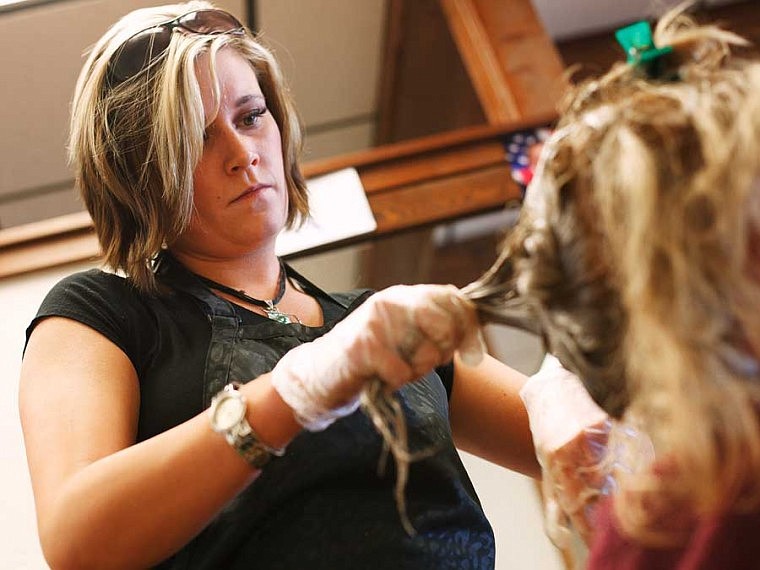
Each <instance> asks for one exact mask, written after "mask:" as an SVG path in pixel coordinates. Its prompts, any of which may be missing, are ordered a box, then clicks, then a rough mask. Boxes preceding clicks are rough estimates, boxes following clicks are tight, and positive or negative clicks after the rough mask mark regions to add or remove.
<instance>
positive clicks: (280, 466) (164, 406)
mask: <svg viewBox="0 0 760 570" xmlns="http://www.w3.org/2000/svg"><path fill="white" fill-rule="evenodd" d="M317 299H318V301H319V302H320V305H321V306H322V310H323V313H324V317H325V322H326V323H328V324H330V323H333V324H334V322H336V321H337V320H338V319H339V318H341V317H342V316H343V315H344V313H345V307H343V306H341V304H340V303H337V302H333V301H331V297H330V296H327V295H325V296H318V297H317ZM235 312H236V314H237V316H238V318H239V320H240V322H241V323H244V324H245V323H251V325H252V326H255V325H256V323H258V322H261V321H262V320H264V321H266V319H265V318H264V317H261V316H260V315H258V314H255V313H253V312H250V311H247V310H246V309H244V308H241V307H238V306H235ZM50 316H63V317H67V318H71V319H74V320H77V321H79V322H81V323H84V324H86V325H88V326H90V327H92V328H93V329H95V330H97V331H98V332H100V333H101V334H103V335H104V336H105V337H106V338H108V339H109V340H111V341H112V342H113V343H114V344H115V345H116V346H118V347H119V348H120V349H121V350H122V351H123V352H124V353H125V354H126V355H127V357H128V358H129V359H130V361H131V362H132V364H133V366H134V368H135V370H136V372H137V376H138V378H139V382H140V415H139V424H138V441H142V440H145V439H148V438H150V437H152V436H154V435H157V434H159V433H161V432H163V431H166V430H167V429H170V428H172V427H174V426H176V425H178V424H180V423H182V422H184V421H186V420H188V419H189V418H191V417H193V416H195V415H197V414H199V413H200V412H202V411H203V409H204V408H205V404H204V388H205V386H204V378H203V376H204V369H205V367H206V361H207V358H209V354H208V352H209V342H210V338H211V325H210V317H209V315H208V314H207V312H206V311H205V310H204V307H203V303H202V302H200V301H199V300H198V299H197V298H194V297H193V296H192V295H189V294H187V293H185V292H184V291H181V290H179V291H174V292H173V293H171V294H168V295H164V296H146V295H143V294H141V293H140V292H139V291H137V290H136V289H135V288H134V287H133V286H132V285H131V284H130V282H129V281H128V280H126V279H124V278H122V277H120V276H117V275H114V274H110V273H105V272H102V271H99V270H90V271H86V272H82V273H77V274H74V275H72V276H69V277H67V278H65V279H63V280H62V281H61V282H59V283H58V284H57V285H56V286H55V287H54V288H53V289H52V290H51V292H50V293H49V294H48V296H47V297H46V299H45V300H44V301H43V303H42V305H41V307H40V309H39V312H38V314H37V316H36V317H35V319H34V321H33V322H32V323H31V325H30V326H29V328H28V329H27V336H28V335H29V334H31V332H32V331H33V329H34V327H35V326H36V324H37V323H38V322H39V321H40V320H41V319H44V318H46V317H50ZM452 378H453V366H452V365H451V364H450V365H448V366H443V367H440V368H438V369H436V371H433V372H431V373H430V374H428V375H426V376H425V377H423V378H422V379H421V380H420V381H418V382H416V383H414V384H410V385H408V386H406V387H404V388H403V389H402V390H401V391H400V392H399V397H400V398H401V401H402V402H403V405H404V408H405V411H406V413H407V415H408V417H409V418H410V426H409V428H410V442H411V443H412V447H413V449H418V450H420V449H421V448H425V449H431V448H433V447H434V448H435V453H433V454H432V455H430V456H429V457H426V458H424V459H421V460H418V461H416V462H414V463H413V464H412V466H411V470H410V474H409V481H408V484H407V490H406V498H407V506H408V509H409V514H410V517H411V520H412V523H413V525H414V526H415V528H416V529H417V530H418V534H417V535H416V536H414V537H409V536H407V535H406V533H405V532H404V531H403V529H402V527H401V525H400V524H399V519H398V513H397V511H396V504H395V501H394V498H393V488H394V485H395V475H396V473H395V470H394V468H393V465H392V461H388V464H389V465H388V468H387V469H385V472H384V473H383V474H378V461H379V459H380V457H381V455H382V441H381V439H380V438H379V436H378V434H377V433H376V431H375V430H374V428H373V427H372V425H371V423H370V422H369V420H368V419H367V418H366V417H365V416H364V414H363V413H361V412H360V411H357V412H356V413H354V414H352V415H351V416H348V417H346V418H342V419H341V420H339V421H337V422H335V423H334V424H333V425H332V426H331V427H330V428H328V429H327V430H325V431H323V432H316V433H309V432H306V431H304V432H302V433H301V434H299V435H298V436H297V437H296V438H295V439H294V440H293V441H292V442H291V444H290V445H289V446H288V451H287V453H286V455H285V456H284V457H283V458H280V459H277V460H276V461H273V462H272V463H270V464H269V465H267V466H266V468H265V469H264V470H263V472H262V474H261V475H260V476H259V477H258V478H257V479H256V481H255V482H254V483H253V484H252V485H250V486H249V487H248V488H247V489H246V490H244V491H243V492H242V493H241V494H240V495H239V496H238V497H236V498H235V499H234V500H233V501H231V502H230V503H229V504H228V505H227V506H226V507H225V508H224V509H223V511H222V512H221V513H220V514H219V516H218V517H217V518H216V519H215V520H214V521H212V522H211V523H210V524H209V526H208V527H207V528H206V529H205V530H204V531H203V532H202V533H201V534H200V535H199V536H198V537H197V538H195V539H194V540H193V541H191V543H189V544H188V545H187V546H186V547H185V548H183V549H182V550H181V551H180V552H179V553H178V554H177V555H176V556H174V557H172V558H171V559H169V560H167V561H166V562H165V563H164V564H162V565H161V567H162V568H209V569H211V568H250V567H256V568H285V569H289V568H294V569H295V568H299V569H300V568H325V569H327V568H367V569H370V568H394V569H395V568H398V569H403V568H409V569H412V568H414V569H424V568H431V569H432V568H436V569H438V568H457V569H460V568H486V569H487V568H492V567H493V564H494V540H493V533H492V530H491V528H490V525H489V524H488V522H487V520H486V519H485V516H484V515H483V512H482V509H481V507H480V504H479V502H478V499H477V496H476V494H475V491H474V489H473V488H472V485H471V483H470V481H469V478H468V477H467V474H466V472H465V470H464V467H463V466H462V464H461V461H460V459H459V457H458V455H457V453H456V450H455V449H454V447H453V443H452V440H451V433H450V427H449V424H448V403H447V395H448V394H447V392H448V393H450V390H451V383H452ZM206 400H207V398H206ZM431 442H432V443H431ZM209 469H213V466H209ZM146 508H149V506H147V505H146Z"/></svg>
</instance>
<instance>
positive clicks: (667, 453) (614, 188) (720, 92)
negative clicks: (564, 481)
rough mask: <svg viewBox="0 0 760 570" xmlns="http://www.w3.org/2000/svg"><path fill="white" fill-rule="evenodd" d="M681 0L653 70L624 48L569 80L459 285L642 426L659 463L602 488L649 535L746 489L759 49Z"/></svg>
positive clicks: (759, 246)
mask: <svg viewBox="0 0 760 570" xmlns="http://www.w3.org/2000/svg"><path fill="white" fill-rule="evenodd" d="M684 10H685V6H683V5H682V6H680V7H679V8H676V9H675V10H673V11H671V12H669V13H668V14H667V15H665V16H664V17H663V18H662V19H661V20H660V21H659V23H658V25H657V27H656V29H655V32H654V40H655V44H656V45H657V46H668V45H669V46H672V48H673V52H672V53H670V54H668V55H665V56H663V58H662V59H661V61H660V65H661V68H660V69H659V70H652V71H650V72H647V70H646V69H644V68H643V67H641V66H638V65H632V64H626V63H622V62H621V63H620V64H618V65H616V66H614V67H613V68H612V69H611V70H610V71H609V72H608V73H607V74H606V75H604V76H603V77H601V78H599V79H596V80H591V81H588V82H585V83H582V84H580V85H578V86H577V87H575V88H574V89H573V90H572V92H571V93H569V94H568V96H567V98H566V99H565V101H564V102H563V107H562V109H561V117H562V118H561V119H560V121H559V124H558V125H557V130H556V131H555V132H554V134H553V135H552V137H551V138H550V140H549V141H548V142H547V144H546V146H545V148H544V149H543V153H542V156H541V159H540V162H539V165H538V168H537V172H536V176H535V177H534V180H533V182H532V183H531V187H530V188H529V189H528V193H527V196H526V201H525V203H524V205H523V212H522V214H521V218H520V220H519V222H518V224H517V227H516V228H515V230H514V231H513V232H512V234H511V235H510V236H508V238H507V241H506V242H505V245H504V249H503V252H502V255H501V257H500V260H499V261H498V262H497V264H496V265H495V266H494V268H492V269H491V270H490V272H489V273H488V274H486V276H484V277H483V278H482V279H481V281H480V282H479V283H478V291H476V292H475V294H474V295H473V296H474V298H475V299H476V302H477V303H479V304H480V306H481V310H482V312H483V313H484V314H485V315H486V316H487V317H488V316H489V315H490V316H491V317H492V318H493V319H496V320H499V316H498V313H499V310H501V312H502V315H503V314H504V313H508V315H507V316H508V317H509V318H512V319H513V320H518V321H519V320H520V319H514V317H515V315H518V316H519V311H520V310H523V311H524V312H525V313H526V314H527V316H528V317H530V318H531V319H534V320H536V321H538V322H539V323H540V324H541V330H542V333H543V334H544V338H545V339H546V341H547V345H548V348H549V349H550V350H552V351H553V352H556V353H557V355H558V356H559V357H560V360H561V361H562V362H563V364H565V365H566V366H568V368H571V369H572V370H573V371H575V372H576V373H578V374H579V376H580V377H581V378H582V380H583V381H584V383H585V384H586V385H587V387H589V392H590V393H591V394H592V396H594V398H595V400H596V401H597V402H599V403H600V405H602V406H603V407H605V409H606V410H607V411H608V412H610V413H611V414H613V415H615V416H620V415H622V414H623V413H624V412H625V414H626V415H625V418H626V419H627V420H629V421H631V422H633V423H635V424H636V425H638V426H640V427H641V428H642V429H643V430H644V431H645V432H646V433H647V434H648V436H649V437H650V438H651V440H652V443H653V445H654V448H655V451H656V462H655V463H653V464H651V465H646V466H643V467H641V468H639V469H636V470H635V471H634V472H633V473H631V474H626V473H619V474H618V476H619V481H618V483H619V489H618V492H617V493H616V494H615V499H614V500H615V510H616V515H617V517H618V518H619V520H620V522H621V524H622V527H623V529H624V531H625V532H626V533H627V534H629V535H631V536H633V537H635V538H637V539H639V540H640V541H642V542H645V543H648V544H668V543H673V542H678V541H679V540H682V539H683V538H684V537H685V535H686V534H687V533H688V532H689V531H690V529H691V528H692V525H693V522H694V517H695V516H699V515H702V514H705V513H723V512H728V511H732V510H743V509H747V508H757V506H758V505H759V504H760V476H758V475H760V425H759V424H758V414H759V413H760V407H759V405H760V364H759V358H760V318H758V307H760V270H758V266H759V265H758V263H760V62H758V61H754V60H749V59H741V58H738V57H735V56H732V55H731V46H733V45H743V44H745V43H746V42H744V41H743V40H742V39H741V38H739V37H738V36H735V35H734V34H731V33H729V32H726V31H723V30H720V29H718V28H716V27H713V26H698V25H696V24H695V23H694V22H693V21H692V20H691V19H690V18H689V17H688V16H686V15H685V13H684ZM499 282H501V283H502V285H501V290H499ZM478 297H479V298H480V300H478ZM499 303H501V305H502V308H501V309H499ZM504 307H507V309H505V308H504ZM510 307H511V308H510ZM502 320H503V319H502ZM518 324H519V323H518ZM605 325H606V326H605ZM630 442H631V444H632V445H635V444H636V442H635V440H630ZM622 445H626V443H625V442H622ZM631 454H632V455H633V456H634V457H635V456H636V451H635V449H631ZM637 460H638V461H644V460H645V458H642V457H639V458H638V459H637ZM629 467H638V466H637V465H629Z"/></svg>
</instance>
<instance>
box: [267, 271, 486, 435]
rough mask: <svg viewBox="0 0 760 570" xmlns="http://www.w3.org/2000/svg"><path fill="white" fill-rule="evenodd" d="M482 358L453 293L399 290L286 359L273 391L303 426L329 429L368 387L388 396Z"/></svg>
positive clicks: (474, 328) (467, 314)
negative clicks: (376, 382) (378, 385)
mask: <svg viewBox="0 0 760 570" xmlns="http://www.w3.org/2000/svg"><path fill="white" fill-rule="evenodd" d="M457 349H459V350H460V353H461V354H462V357H463V358H465V359H467V360H468V361H469V362H470V363H473V364H474V363H477V361H479V359H480V358H481V357H482V354H483V345H482V341H481V337H480V329H479V325H478V320H477V316H476V314H475V309H474V307H473V306H472V304H471V303H470V302H469V301H468V300H466V299H465V298H464V296H463V295H462V294H461V293H460V292H459V290H458V289H457V288H456V287H454V286H452V285H414V286H403V285H399V286H395V287H390V288H388V289H385V290H383V291H380V292H378V293H376V294H374V295H372V296H371V297H370V298H369V299H368V300H367V301H366V302H365V303H364V304H363V305H361V306H360V307H359V308H358V309H356V310H355V311H354V312H353V313H351V314H350V315H348V316H347V317H346V318H345V319H344V320H342V321H341V322H340V323H338V324H337V325H336V326H335V328H334V329H333V330H331V331H330V332H328V333H327V334H325V335H324V336H322V337H320V338H318V339H317V340H315V341H313V342H310V343H306V344H303V345H301V346H298V347H296V348H294V349H293V350H291V351H290V352H288V353H287V354H286V355H285V356H284V357H283V358H282V359H281V360H280V362H278V363H277V365H276V366H275V368H274V369H273V370H272V384H273V386H274V388H275V389H276V390H277V392H278V393H279V394H280V396H281V397H282V399H283V400H284V401H285V402H286V403H287V404H288V405H289V406H290V407H291V408H293V411H294V413H295V416H296V418H297V419H298V421H299V422H300V423H301V424H302V425H303V426H304V427H306V428H307V429H308V430H311V431H318V430H322V429H325V428H326V427H327V426H329V425H330V424H331V423H332V422H333V421H335V420H336V419H338V418H340V417H343V416H345V415H348V414H350V413H352V412H353V411H354V410H355V409H356V408H357V406H358V405H359V395H360V392H361V390H362V388H363V387H364V386H365V384H366V383H367V382H369V381H370V380H372V379H374V378H378V379H380V380H381V381H382V382H383V383H384V384H385V385H386V386H387V388H388V389H389V390H395V389H397V388H399V387H401V386H402V385H403V384H405V383H406V382H409V381H411V380H415V379H417V378H419V377H420V376H422V375H423V374H425V373H427V372H428V371H430V370H431V369H432V368H434V367H436V366H438V365H440V364H443V363H445V362H447V361H448V360H450V359H451V358H452V356H453V355H454V351H455V350H457Z"/></svg>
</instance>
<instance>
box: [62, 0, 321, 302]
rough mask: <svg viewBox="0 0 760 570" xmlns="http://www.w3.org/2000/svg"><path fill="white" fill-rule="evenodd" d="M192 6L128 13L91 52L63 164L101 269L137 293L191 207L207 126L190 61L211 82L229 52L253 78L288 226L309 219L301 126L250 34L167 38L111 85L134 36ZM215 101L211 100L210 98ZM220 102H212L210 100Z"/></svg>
mask: <svg viewBox="0 0 760 570" xmlns="http://www.w3.org/2000/svg"><path fill="white" fill-rule="evenodd" d="M213 8H214V6H213V5H212V4H210V3H208V2H202V1H193V2H188V3H185V4H172V5H166V6H158V7H152V8H144V9H139V10H135V11H133V12H131V13H129V14H127V15H126V16H124V17H123V18H122V19H121V20H119V21H118V22H117V23H116V24H114V25H113V26H112V27H111V28H110V29H109V30H108V31H107V32H106V33H105V34H104V35H103V37H102V38H101V39H100V40H99V41H98V42H97V43H96V44H95V45H94V47H93V48H92V50H91V52H90V55H89V57H88V58H87V61H86V63H85V64H84V67H83V69H82V71H81V73H80V76H79V79H78V81H77V85H76V90H75V93H74V99H73V104H72V114H71V128H70V138H69V158H70V162H71V164H72V165H73V168H74V170H75V176H76V182H77V187H78V188H79V191H80V193H81V195H82V197H83V199H84V203H85V205H86V207H87V210H88V211H89V213H90V216H91V217H92V219H93V222H94V226H95V231H96V233H97V236H98V239H99V241H100V244H101V247H102V249H103V254H104V258H105V262H106V263H107V264H108V265H109V266H111V267H112V268H114V269H117V270H122V271H123V272H124V273H125V274H126V275H127V276H128V278H129V279H130V280H131V281H132V282H133V283H134V284H135V285H136V286H137V287H138V288H139V289H141V290H143V291H146V292H156V291H158V286H157V283H156V279H155V276H154V274H153V270H152V268H151V264H152V263H151V262H152V260H153V259H154V258H155V256H156V255H157V254H158V253H159V252H160V251H161V250H162V248H164V247H165V246H166V245H170V244H171V243H172V242H173V241H174V240H176V239H177V237H178V236H179V235H180V234H181V233H182V232H183V231H184V230H185V229H186V228H187V226H188V224H189V222H190V217H191V213H192V208H193V171H194V170H195V167H196V165H197V163H198V161H199V160H200V157H201V154H202V152H203V132H204V129H205V127H206V124H205V123H206V118H205V117H204V112H203V104H202V100H201V94H200V89H199V86H198V80H197V76H196V69H195V63H196V61H197V59H198V57H199V55H201V54H202V53H209V54H211V56H212V57H209V58H208V61H209V66H210V68H211V69H210V71H211V76H212V77H216V75H215V71H214V70H215V67H214V66H215V63H214V61H215V58H214V57H213V56H214V54H216V53H217V52H218V51H219V50H220V49H222V48H228V49H233V50H235V51H236V52H237V53H239V54H240V55H242V56H243V57H244V58H245V59H246V60H247V61H248V62H250V64H251V67H252V68H253V69H254V71H255V72H256V77H257V79H258V81H259V84H260V86H261V89H262V92H263V94H264V97H265V99H266V101H267V107H268V109H269V111H270V112H271V113H272V116H273V117H274V119H275V121H276V123H277V125H278V127H279V129H280V133H281V137H282V152H283V159H284V166H285V178H286V182H287V186H288V196H289V211H288V218H287V225H288V227H293V226H294V225H296V224H297V223H298V222H299V221H301V220H303V219H304V218H305V217H306V216H307V215H308V212H309V207H308V195H307V191H306V185H305V181H304V178H303V176H302V174H301V170H300V166H299V156H300V152H301V145H302V128H301V123H300V120H299V118H298V115H297V113H296V111H295V108H294V106H293V103H292V101H291V99H290V95H289V93H288V90H287V87H286V85H285V82H284V79H283V76H282V73H281V71H280V67H279V65H278V64H277V61H276V60H275V58H274V56H273V55H272V53H271V52H270V51H269V50H268V49H267V48H266V47H265V46H263V45H262V44H261V43H260V42H259V41H257V40H256V39H254V38H253V37H252V36H251V35H250V33H249V32H248V31H246V32H245V34H244V35H233V34H217V35H212V34H210V35H203V34H197V33H184V32H181V33H173V34H172V35H171V42H170V45H169V47H168V48H167V49H166V51H165V52H164V53H163V54H162V55H161V58H160V59H159V60H158V61H157V62H156V64H154V65H152V66H151V72H150V73H145V72H141V73H139V74H137V75H136V76H134V77H132V78H130V80H128V81H123V82H121V83H116V82H111V80H110V77H109V62H110V61H111V58H113V57H114V56H115V54H117V52H118V51H119V49H120V48H121V46H122V45H123V43H124V42H125V41H126V40H127V39H129V38H130V37H131V36H132V35H134V34H135V33H137V32H139V31H142V30H145V29H148V28H150V27H152V26H157V25H159V24H162V23H165V22H167V21H170V20H172V19H174V18H177V17H178V16H181V15H183V14H186V13H188V12H191V11H194V10H204V9H213ZM217 95H218V94H217ZM217 99H218V97H217Z"/></svg>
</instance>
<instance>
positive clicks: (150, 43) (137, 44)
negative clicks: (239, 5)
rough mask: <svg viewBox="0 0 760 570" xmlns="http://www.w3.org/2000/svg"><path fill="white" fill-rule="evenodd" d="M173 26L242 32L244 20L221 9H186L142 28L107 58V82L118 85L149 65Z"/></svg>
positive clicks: (163, 47) (197, 31)
mask: <svg viewBox="0 0 760 570" xmlns="http://www.w3.org/2000/svg"><path fill="white" fill-rule="evenodd" d="M175 28H180V29H182V30H184V31H186V32H191V33H193V34H204V35H214V34H232V35H235V36H242V35H244V34H245V28H244V27H243V24H241V23H240V22H239V21H238V19H237V18H235V16H233V15H232V14H229V13H227V12H225V11H223V10H194V11H192V12H188V13H187V14H183V15H181V16H178V17H177V18H174V19H173V20H169V21H168V22H164V23H163V24H158V25H157V26H151V27H150V28H146V29H144V30H141V31H139V32H137V33H136V34H134V35H132V36H131V37H130V38H129V39H128V40H127V41H125V42H124V43H123V44H122V45H121V47H120V48H119V49H118V51H117V52H116V53H115V54H114V56H113V57H112V58H111V60H110V61H109V62H108V78H109V80H110V85H111V86H112V87H113V86H115V85H119V84H120V83H123V82H124V81H126V80H127V79H130V78H132V77H134V76H136V75H137V74H139V73H140V72H142V71H143V70H145V69H148V68H149V67H150V66H151V65H152V64H153V63H154V62H155V61H156V60H157V59H158V58H159V57H160V56H161V55H162V54H163V53H164V52H165V51H166V50H167V48H168V47H169V44H170V43H171V39H172V33H173V32H174V29H175Z"/></svg>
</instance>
